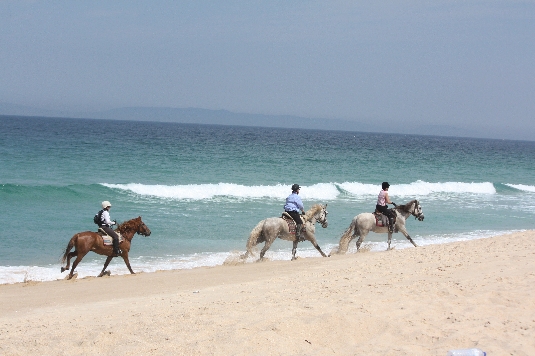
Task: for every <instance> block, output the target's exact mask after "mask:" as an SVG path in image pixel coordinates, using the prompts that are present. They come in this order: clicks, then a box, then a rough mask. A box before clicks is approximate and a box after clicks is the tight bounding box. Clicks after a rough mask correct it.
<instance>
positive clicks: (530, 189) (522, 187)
mask: <svg viewBox="0 0 535 356" xmlns="http://www.w3.org/2000/svg"><path fill="white" fill-rule="evenodd" d="M505 185H506V186H508V187H511V188H515V189H518V190H522V191H525V192H532V193H535V186H533V185H524V184H505Z"/></svg>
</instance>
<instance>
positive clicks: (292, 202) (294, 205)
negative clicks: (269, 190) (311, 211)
mask: <svg viewBox="0 0 535 356" xmlns="http://www.w3.org/2000/svg"><path fill="white" fill-rule="evenodd" d="M299 210H301V211H304V210H305V207H304V206H303V202H302V201H301V198H299V195H298V194H297V193H292V194H290V196H288V198H286V204H284V211H299Z"/></svg>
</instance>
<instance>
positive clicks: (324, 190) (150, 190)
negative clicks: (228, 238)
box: [102, 183, 339, 200]
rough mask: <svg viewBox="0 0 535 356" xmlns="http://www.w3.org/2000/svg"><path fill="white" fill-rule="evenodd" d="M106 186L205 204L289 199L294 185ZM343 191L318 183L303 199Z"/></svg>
mask: <svg viewBox="0 0 535 356" xmlns="http://www.w3.org/2000/svg"><path fill="white" fill-rule="evenodd" d="M102 185H103V186H105V187H108V188H112V189H120V190H126V191H130V192H133V193H136V194H139V195H146V196H153V197H158V198H169V199H192V200H203V199H213V198H214V197H223V196H226V197H234V198H247V199H251V198H253V199H254V198H275V199H285V198H286V197H287V196H288V193H289V191H290V185H282V184H277V185H255V186H245V185H240V184H233V183H218V184H188V185H145V184H138V183H130V184H107V183H102ZM338 194H339V191H338V189H337V188H336V186H335V185H334V184H332V183H318V184H314V185H311V186H307V187H305V186H303V187H302V189H301V192H300V195H301V196H302V198H303V199H319V200H333V199H336V197H337V196H338Z"/></svg>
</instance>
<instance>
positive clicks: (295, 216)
mask: <svg viewBox="0 0 535 356" xmlns="http://www.w3.org/2000/svg"><path fill="white" fill-rule="evenodd" d="M287 213H288V214H290V216H291V217H292V219H294V221H295V225H296V226H295V238H296V239H297V240H303V233H302V232H303V221H302V220H301V217H300V216H299V212H298V211H287Z"/></svg>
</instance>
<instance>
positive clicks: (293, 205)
mask: <svg viewBox="0 0 535 356" xmlns="http://www.w3.org/2000/svg"><path fill="white" fill-rule="evenodd" d="M299 189H301V187H300V186H299V184H294V185H292V194H290V195H289V196H288V198H286V204H284V211H285V212H287V213H288V214H289V215H290V216H291V217H292V219H294V221H295V224H296V227H295V237H296V238H298V239H299V240H303V235H302V230H303V221H302V220H301V217H300V216H299V211H301V212H302V213H303V214H304V213H305V207H304V206H303V202H302V201H301V198H300V197H299Z"/></svg>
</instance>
